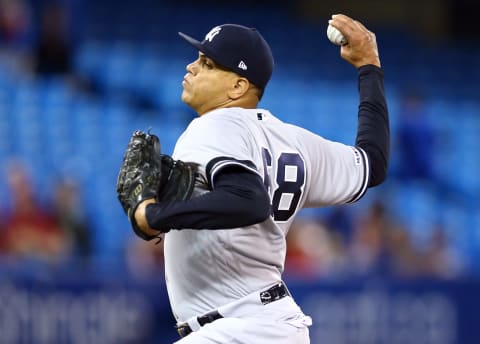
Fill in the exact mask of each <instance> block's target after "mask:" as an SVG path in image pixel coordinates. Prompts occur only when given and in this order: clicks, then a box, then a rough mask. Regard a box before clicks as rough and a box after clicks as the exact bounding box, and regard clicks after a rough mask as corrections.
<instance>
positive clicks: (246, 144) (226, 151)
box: [173, 114, 259, 186]
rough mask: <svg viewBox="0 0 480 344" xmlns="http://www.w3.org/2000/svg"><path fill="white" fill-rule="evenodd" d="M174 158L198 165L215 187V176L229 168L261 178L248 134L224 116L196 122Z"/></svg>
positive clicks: (187, 131)
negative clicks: (232, 167) (242, 170)
mask: <svg viewBox="0 0 480 344" xmlns="http://www.w3.org/2000/svg"><path fill="white" fill-rule="evenodd" d="M173 157H174V159H179V160H182V161H187V162H194V163H197V164H198V165H199V171H200V172H201V173H202V174H203V175H204V176H205V178H206V179H207V181H208V183H209V184H210V185H211V186H213V184H214V179H215V176H216V175H217V174H218V173H219V172H220V171H221V170H222V169H224V168H225V167H227V166H238V167H240V168H244V169H246V170H249V171H251V172H254V173H256V174H259V172H258V168H257V166H255V164H254V162H253V147H252V143H251V140H250V139H249V133H248V131H247V130H245V127H244V126H242V123H241V122H240V121H238V120H236V119H234V118H231V117H228V116H222V115H221V114H212V115H210V114H209V115H206V116H203V117H199V118H197V119H195V120H193V121H192V123H190V125H189V126H188V128H187V130H186V131H185V132H184V133H183V134H182V136H181V137H180V138H179V140H178V141H177V144H176V146H175V150H174V152H173Z"/></svg>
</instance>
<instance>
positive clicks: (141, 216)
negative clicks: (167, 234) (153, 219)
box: [134, 198, 158, 236]
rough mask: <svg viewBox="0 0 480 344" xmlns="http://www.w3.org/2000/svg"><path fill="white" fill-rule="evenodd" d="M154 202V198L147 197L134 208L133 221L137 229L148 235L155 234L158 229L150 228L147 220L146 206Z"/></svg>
mask: <svg viewBox="0 0 480 344" xmlns="http://www.w3.org/2000/svg"><path fill="white" fill-rule="evenodd" d="M153 203H155V199H154V198H149V199H147V200H145V201H143V202H141V203H140V204H139V205H138V207H137V209H135V214H134V221H135V224H136V226H137V228H138V229H140V230H141V231H142V232H143V233H144V234H146V235H148V236H152V235H154V236H155V235H157V234H158V231H157V230H155V229H153V228H151V227H150V225H149V223H148V220H147V206H148V205H149V204H153Z"/></svg>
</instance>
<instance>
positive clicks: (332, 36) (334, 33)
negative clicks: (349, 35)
mask: <svg viewBox="0 0 480 344" xmlns="http://www.w3.org/2000/svg"><path fill="white" fill-rule="evenodd" d="M327 37H328V39H329V40H330V42H332V43H333V44H336V45H345V44H347V43H348V42H347V39H346V38H345V36H343V35H342V33H341V32H340V31H338V30H337V29H336V28H335V27H333V26H332V25H330V24H328V28H327Z"/></svg>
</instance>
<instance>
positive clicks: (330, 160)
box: [302, 131, 369, 208]
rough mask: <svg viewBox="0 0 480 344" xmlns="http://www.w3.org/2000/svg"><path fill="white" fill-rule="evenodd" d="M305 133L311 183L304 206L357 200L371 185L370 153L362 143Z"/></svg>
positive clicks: (305, 151)
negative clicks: (340, 140)
mask: <svg viewBox="0 0 480 344" xmlns="http://www.w3.org/2000/svg"><path fill="white" fill-rule="evenodd" d="M302 136H303V137H304V140H303V142H304V144H305V147H304V154H305V155H306V156H305V160H306V164H307V169H308V173H307V183H308V184H309V187H308V188H307V190H309V191H308V194H307V195H306V200H305V205H304V207H307V208H309V207H320V206H327V205H336V204H344V203H353V202H356V201H358V200H359V199H360V198H361V197H362V196H363V195H364V194H365V192H366V190H367V186H368V180H369V165H368V164H369V161H368V156H367V154H366V153H365V152H364V151H363V150H362V149H361V148H359V147H353V146H348V145H345V144H342V143H339V142H333V141H329V140H326V139H325V138H323V137H321V136H318V135H315V134H313V133H311V132H308V131H305V133H304V134H303V135H302Z"/></svg>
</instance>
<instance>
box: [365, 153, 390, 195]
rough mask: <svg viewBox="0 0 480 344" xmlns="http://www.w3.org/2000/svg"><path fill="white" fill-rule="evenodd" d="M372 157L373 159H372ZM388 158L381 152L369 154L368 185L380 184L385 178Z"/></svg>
mask: <svg viewBox="0 0 480 344" xmlns="http://www.w3.org/2000/svg"><path fill="white" fill-rule="evenodd" d="M372 158H373V159H372ZM387 174H388V158H387V157H386V156H385V155H383V154H376V155H374V156H372V155H370V179H369V181H368V187H369V188H371V187H374V186H377V185H380V184H382V183H383V182H384V181H385V180H386V179H387Z"/></svg>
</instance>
